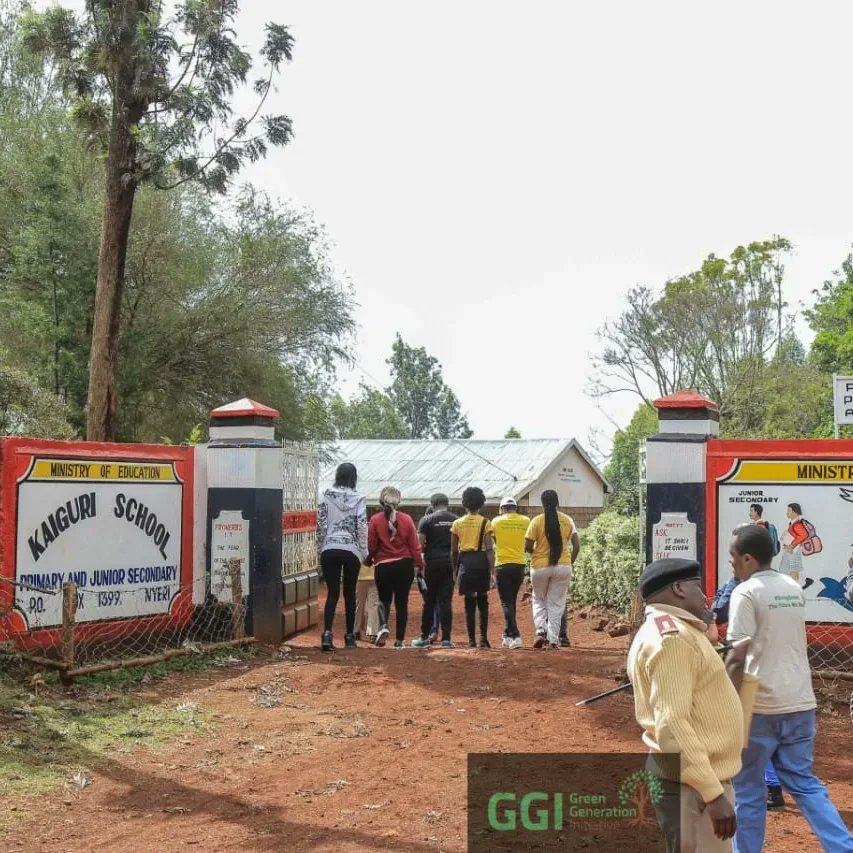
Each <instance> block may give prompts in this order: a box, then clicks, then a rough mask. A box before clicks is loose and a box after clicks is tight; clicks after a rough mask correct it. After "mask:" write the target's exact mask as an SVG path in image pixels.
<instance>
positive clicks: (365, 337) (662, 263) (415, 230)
mask: <svg viewBox="0 0 853 853" xmlns="http://www.w3.org/2000/svg"><path fill="white" fill-rule="evenodd" d="M243 8H244V11H243V13H242V16H241V20H240V26H239V35H240V39H241V40H242V41H243V42H245V43H246V44H249V45H251V46H253V47H254V46H256V45H257V44H259V43H260V37H261V33H262V28H263V24H264V22H265V21H266V20H268V19H271V18H272V19H274V20H276V21H278V22H280V23H283V24H287V25H289V27H290V28H291V32H292V33H293V35H294V37H295V39H296V44H295V48H294V61H293V63H292V65H290V66H289V67H288V68H287V69H286V70H285V72H284V76H283V78H282V80H281V81H280V84H279V90H278V93H277V94H276V96H275V99H274V101H273V102H272V104H271V110H270V111H276V112H279V111H280V112H286V113H287V114H288V115H290V116H291V118H292V119H293V121H294V127H295V134H296V135H295V139H294V141H293V143H292V144H291V145H289V146H287V147H286V148H285V149H282V150H279V151H274V152H271V154H270V156H269V157H268V158H267V160H266V161H265V162H263V163H262V164H260V165H258V166H256V167H254V168H253V169H251V170H250V171H248V172H245V173H244V175H245V176H246V177H247V178H249V179H251V180H252V181H253V182H254V183H256V184H258V185H260V186H262V187H264V188H265V189H267V190H268V191H269V192H270V193H272V194H273V195H276V196H278V197H280V198H283V199H290V200H292V201H294V202H295V203H296V204H298V205H304V206H306V207H309V208H311V209H312V210H313V211H314V212H315V214H316V218H317V220H318V221H319V222H321V223H322V224H324V225H325V227H326V228H327V230H328V234H329V236H330V238H331V240H332V241H333V244H334V248H333V255H334V260H335V262H336V263H337V265H338V266H339V267H340V269H341V270H343V271H345V273H346V274H347V275H348V276H349V278H350V279H351V280H352V282H353V283H354V285H355V288H356V292H357V299H358V301H359V303H360V308H359V310H358V314H357V317H358V321H359V324H360V330H361V331H360V335H359V340H358V349H357V353H358V358H359V362H360V365H361V368H362V369H363V370H364V371H366V372H367V373H368V374H370V375H371V376H373V377H375V378H376V379H377V380H378V381H379V383H381V384H382V385H384V384H386V382H387V381H388V375H387V368H386V366H385V363H384V360H385V358H386V357H387V356H388V354H389V352H390V347H391V342H392V340H393V337H394V333H395V332H396V331H398V330H399V331H400V332H401V334H402V335H403V337H404V339H405V340H407V341H408V342H410V343H412V344H416V345H423V346H426V348H427V349H428V350H429V351H430V352H431V353H433V354H434V355H435V356H437V357H438V358H439V360H440V361H441V362H442V364H443V366H444V375H445V378H446V380H447V382H448V383H449V385H450V386H451V387H452V388H453V389H454V390H455V391H456V392H457V394H458V396H459V398H460V400H461V401H462V404H463V407H464V409H465V410H466V411H467V413H468V417H469V419H470V422H471V425H472V428H473V429H474V431H475V435H476V436H477V437H480V438H495V437H501V436H502V435H503V433H504V432H505V431H506V429H507V428H508V427H509V426H510V424H514V425H515V426H516V427H518V428H519V429H520V431H521V433H522V434H523V435H524V436H525V437H528V438H533V437H540V436H542V437H544V436H576V437H577V438H578V439H579V440H580V441H581V442H582V443H586V442H587V437H588V434H589V432H590V430H591V429H594V428H600V429H604V430H605V431H607V432H608V433H610V432H612V428H611V426H610V424H609V420H608V417H606V415H605V413H604V412H602V411H600V410H599V409H598V403H597V401H594V400H591V399H589V398H588V397H586V396H585V395H584V387H585V384H586V381H587V378H588V376H589V374H590V355H591V354H592V353H593V352H595V351H596V349H597V344H596V338H595V334H594V333H595V330H596V328H598V327H599V326H600V325H601V324H602V323H603V322H604V321H605V320H606V319H607V318H610V317H614V316H616V315H617V314H618V313H619V312H620V311H621V310H622V308H623V307H624V295H625V293H626V291H627V290H628V288H629V287H631V286H633V285H635V284H637V283H643V284H648V285H650V286H654V287H659V286H661V285H662V284H663V283H664V281H665V280H666V279H667V278H671V277H674V276H677V275H679V274H682V273H686V272H689V271H690V270H693V269H695V268H696V267H697V266H698V265H699V264H700V263H701V261H702V260H703V258H704V257H705V256H706V255H707V254H708V253H709V252H715V253H716V254H718V255H727V254H728V253H729V252H730V251H731V249H733V248H734V247H735V246H736V245H738V244H741V243H746V242H750V241H752V240H760V239H765V238H767V237H770V236H771V235H773V234H776V233H778V234H782V235H784V236H786V237H788V238H789V239H790V240H792V241H793V243H794V245H795V247H796V250H797V253H796V255H795V257H794V258H792V259H791V260H790V261H789V263H788V274H787V277H786V278H787V285H786V293H787V298H788V299H789V301H790V302H791V303H797V302H799V301H801V300H802V301H805V302H806V304H810V303H811V301H812V297H811V290H812V289H813V288H815V287H819V286H820V285H821V283H822V282H823V281H824V279H826V278H828V277H829V276H830V274H831V273H832V271H833V270H834V269H837V268H838V266H839V265H840V262H841V261H842V259H843V258H844V257H845V256H846V255H847V252H848V249H849V245H850V243H851V241H853V230H851V214H850V213H849V207H850V199H851V198H853V169H851V168H850V160H851V156H850V150H851V149H850V131H851V119H850V111H849V100H850V85H851V79H853V59H851V54H850V49H849V34H850V32H851V30H853V5H851V4H849V3H843V2H826V3H821V4H805V3H792V2H757V0H752V2H750V3H743V2H717V3H715V4H705V5H704V6H701V7H700V6H699V5H698V4H692V3H684V2H654V0H650V2H645V3H636V2H631V3H628V2H611V3H590V2H584V3H581V2H574V3H568V2H565V0H551V2H543V0H528V2H524V3H520V2H512V3H510V2H506V3H496V2H494V1H492V2H486V0H464V2H458V0H457V2H449V0H433V2H431V3H429V4H426V3H415V2H413V0H410V1H409V2H399V0H396V2H395V0H358V2H352V0H334V2H333V0H322V2H321V0H290V2H287V3H282V4H271V3H266V2H260V0H244V2H243ZM799 330H800V332H801V334H802V335H803V337H804V338H805V340H806V341H807V342H808V334H807V330H806V329H805V327H804V324H802V323H801V324H800V326H799ZM361 378H364V376H363V374H361V373H359V372H358V371H356V372H355V373H353V374H352V375H348V376H346V377H345V385H344V388H345V389H348V390H352V389H354V387H355V385H356V383H357V382H358V380H359V379H361ZM636 402H637V401H636V399H635V398H633V397H632V396H630V395H623V397H622V398H620V399H611V400H609V401H608V402H606V403H604V407H605V409H606V413H607V414H609V415H610V416H611V417H612V418H614V419H615V420H616V421H617V422H618V423H620V424H625V423H627V420H628V419H629V417H630V415H631V413H632V411H633V409H634V408H635V406H636Z"/></svg>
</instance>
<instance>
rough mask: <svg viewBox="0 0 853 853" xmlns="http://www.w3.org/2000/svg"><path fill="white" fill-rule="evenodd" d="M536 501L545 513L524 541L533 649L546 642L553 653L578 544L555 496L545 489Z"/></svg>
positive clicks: (567, 518) (572, 523) (575, 535)
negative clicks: (528, 558) (530, 590)
mask: <svg viewBox="0 0 853 853" xmlns="http://www.w3.org/2000/svg"><path fill="white" fill-rule="evenodd" d="M540 500H541V501H542V509H543V510H545V511H544V512H543V513H541V514H540V515H537V516H536V517H535V518H533V519H532V521H531V522H530V526H529V527H528V528H527V533H526V534H525V539H524V550H525V551H526V552H527V553H528V554H530V555H531V569H530V583H531V585H532V587H533V622H534V623H535V625H536V640H535V641H534V643H533V647H534V648H535V649H541V648H542V647H543V646H544V645H545V642H546V638H547V642H548V643H549V644H550V646H551V648H552V649H557V648H559V647H560V620H561V619H562V616H563V613H564V612H565V610H566V596H567V595H568V592H569V581H570V580H571V577H572V564H573V563H574V561H575V560H576V559H577V556H578V552H579V551H580V541H579V540H578V533H577V529H576V528H575V523H574V521H573V520H572V519H571V518H570V517H569V516H568V515H566V514H565V513H562V512H560V511H559V509H558V505H559V498H558V497H557V493H556V492H555V491H554V490H553V489H546V490H545V491H544V492H542V495H541V497H540ZM569 543H571V553H569Z"/></svg>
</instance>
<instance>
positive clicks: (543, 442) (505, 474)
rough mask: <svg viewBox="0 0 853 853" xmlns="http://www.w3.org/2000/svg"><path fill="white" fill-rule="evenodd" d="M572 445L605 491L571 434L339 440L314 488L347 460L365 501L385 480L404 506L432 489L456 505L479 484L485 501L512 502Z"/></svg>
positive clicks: (330, 478) (329, 479) (421, 501)
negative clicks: (509, 499)
mask: <svg viewBox="0 0 853 853" xmlns="http://www.w3.org/2000/svg"><path fill="white" fill-rule="evenodd" d="M573 447H574V448H575V449H576V450H577V451H578V453H579V454H580V456H581V457H582V458H583V459H584V461H585V462H586V463H587V464H588V465H589V466H590V467H591V468H592V470H593V471H594V472H595V474H596V476H598V477H599V478H600V479H601V482H602V484H603V485H604V490H605V491H610V484H609V483H608V482H607V480H606V479H605V477H604V475H603V474H602V473H601V471H600V470H599V469H598V467H597V466H596V465H595V463H594V462H593V461H592V460H591V459H590V458H589V455H588V454H587V453H586V451H585V450H584V449H583V448H582V447H581V446H580V445H579V444H578V443H577V442H576V441H575V440H574V439H573V438H531V439H525V438H513V439H504V440H500V441H483V440H479V439H465V440H460V439H447V440H445V439H408V440H384V439H383V440H380V439H364V440H352V441H339V442H337V444H336V445H335V446H334V447H333V448H331V452H330V459H329V462H328V463H327V464H325V465H324V466H323V468H322V470H321V471H320V490H321V491H322V490H323V489H326V488H329V487H330V486H331V485H332V484H333V483H334V479H335V468H336V467H337V466H338V465H339V464H340V463H341V462H352V463H353V464H354V465H355V466H356V468H358V490H359V491H360V492H361V493H362V494H363V495H365V496H366V497H367V499H368V501H373V502H375V501H376V500H378V498H379V491H380V489H381V488H382V487H383V486H386V485H388V484H393V485H394V486H396V487H397V488H398V489H399V490H400V492H401V493H402V495H403V503H404V504H410V505H412V504H415V505H417V504H427V503H429V499H430V496H431V495H433V494H434V493H435V492H444V493H445V494H446V495H447V496H448V497H449V498H450V501H451V503H456V504H458V503H459V502H460V500H461V498H462V492H463V490H464V489H465V488H467V487H468V486H479V487H480V488H481V489H482V490H483V491H484V492H485V493H486V501H487V502H488V503H496V502H497V501H499V500H500V499H501V498H503V497H506V496H510V495H511V496H512V497H514V498H515V499H516V500H518V499H519V498H522V497H523V496H524V495H526V494H527V493H528V492H529V491H530V490H531V488H532V487H533V486H534V485H535V484H536V482H537V481H538V480H539V479H540V478H541V477H542V476H543V475H544V474H545V473H546V471H547V470H548V468H549V467H550V466H551V465H552V464H553V463H554V462H556V461H557V460H558V459H560V458H562V457H563V456H564V455H565V454H566V453H568V451H569V450H571V449H572V448H573Z"/></svg>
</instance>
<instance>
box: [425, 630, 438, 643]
mask: <svg viewBox="0 0 853 853" xmlns="http://www.w3.org/2000/svg"><path fill="white" fill-rule="evenodd" d="M427 639H428V640H429V641H430V642H431V643H434V642H435V641H436V640H437V639H438V634H437V633H436V632H435V631H433V632H432V633H431V634H430V635H429V637H427Z"/></svg>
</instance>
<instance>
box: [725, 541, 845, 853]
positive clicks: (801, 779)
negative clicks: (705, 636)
mask: <svg viewBox="0 0 853 853" xmlns="http://www.w3.org/2000/svg"><path fill="white" fill-rule="evenodd" d="M729 557H730V562H731V565H732V570H733V571H734V574H735V577H736V578H738V580H739V581H740V583H739V584H738V585H737V586H736V587H735V588H734V591H733V592H732V597H731V603H730V605H729V627H728V631H727V634H726V636H727V639H728V640H730V641H732V642H734V641H735V640H740V639H743V638H745V637H751V638H752V641H751V643H750V646H749V650H748V651H747V655H746V663H745V667H744V669H745V671H746V672H748V673H750V674H751V675H754V676H756V677H757V678H758V679H759V681H760V683H759V687H758V692H757V695H756V699H755V709H754V714H753V717H752V726H751V728H750V732H749V743H748V744H747V747H746V749H745V750H744V752H743V766H742V769H741V771H740V773H738V775H737V776H735V778H734V789H735V803H736V806H735V812H736V814H737V833H736V834H735V839H734V847H733V849H734V853H760V851H761V848H762V845H763V844H764V829H765V821H766V808H765V787H764V768H765V767H766V766H767V762H768V761H770V760H771V759H772V760H773V765H774V767H775V768H776V773H777V775H778V776H779V781H780V782H781V783H782V787H784V788H785V790H786V791H788V793H790V794H792V795H793V797H794V799H795V800H796V802H797V806H798V807H799V809H800V811H801V812H802V813H803V814H804V815H805V818H806V820H807V821H808V822H809V824H810V826H811V828H812V831H813V832H814V834H815V835H816V836H817V838H818V840H819V841H820V843H821V845H822V846H823V849H824V850H831V851H832V853H853V836H851V835H850V832H849V830H848V829H847V827H846V826H845V825H844V821H843V820H842V819H841V816H840V815H839V814H838V810H837V809H836V808H835V806H834V805H833V804H832V803H831V802H830V799H829V794H828V793H827V791H826V788H825V787H824V786H823V784H822V783H821V782H820V780H819V779H818V778H817V777H816V776H815V775H814V773H813V772H812V756H813V751H814V738H815V708H816V706H817V703H816V702H815V697H814V691H813V690H812V679H811V669H810V667H809V660H808V650H807V647H806V622H805V606H806V602H805V597H804V596H803V591H802V588H801V587H800V585H799V584H798V583H797V582H796V581H795V580H793V579H792V578H790V577H788V576H787V575H783V574H780V573H779V572H776V571H774V570H773V569H772V568H771V566H770V561H771V560H772V559H773V540H772V538H771V536H770V534H769V533H768V532H767V530H766V529H765V528H763V527H758V526H757V525H750V526H747V527H742V528H739V529H738V530H736V531H735V533H734V535H733V536H732V540H731V544H730V545H729ZM731 671H732V679H733V681H735V687H737V688H740V684H739V681H740V676H739V675H737V674H736V672H735V671H734V670H731Z"/></svg>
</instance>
